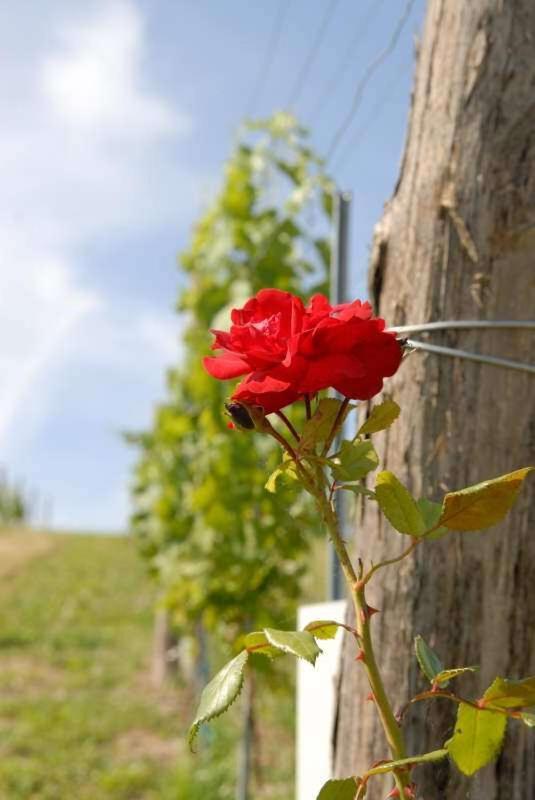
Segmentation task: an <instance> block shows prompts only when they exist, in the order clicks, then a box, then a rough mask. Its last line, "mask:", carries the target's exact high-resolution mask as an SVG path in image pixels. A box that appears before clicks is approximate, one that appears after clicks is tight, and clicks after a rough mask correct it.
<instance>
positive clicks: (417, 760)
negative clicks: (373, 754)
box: [366, 749, 448, 775]
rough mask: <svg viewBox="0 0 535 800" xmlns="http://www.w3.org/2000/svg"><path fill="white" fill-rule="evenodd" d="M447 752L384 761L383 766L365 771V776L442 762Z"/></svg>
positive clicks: (435, 751)
mask: <svg viewBox="0 0 535 800" xmlns="http://www.w3.org/2000/svg"><path fill="white" fill-rule="evenodd" d="M447 755H448V751H447V750H445V749H442V750H432V751H431V752H430V753H424V754H423V755H421V756H409V758H398V759H397V760H396V761H385V763H384V764H379V765H378V766H377V767H372V768H371V769H369V770H367V771H366V775H384V773H386V772H393V771H394V770H395V769H400V768H401V769H403V768H405V769H411V768H412V767H416V766H418V764H426V763H429V762H430V761H442V760H443V759H444V758H447Z"/></svg>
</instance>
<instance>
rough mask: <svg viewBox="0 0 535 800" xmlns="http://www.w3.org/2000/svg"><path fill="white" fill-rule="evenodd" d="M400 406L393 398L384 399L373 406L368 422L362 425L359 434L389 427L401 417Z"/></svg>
mask: <svg viewBox="0 0 535 800" xmlns="http://www.w3.org/2000/svg"><path fill="white" fill-rule="evenodd" d="M400 411H401V409H400V407H399V406H398V404H397V403H395V402H394V401H393V400H384V401H383V402H382V403H380V404H379V405H376V406H374V407H373V408H372V410H371V414H370V416H369V417H368V419H367V420H366V422H365V423H364V424H363V425H361V426H360V428H359V431H358V435H359V436H362V435H363V434H365V433H377V432H378V431H384V430H385V429H386V428H389V427H390V426H391V425H392V423H393V422H395V420H396V419H397V418H398V417H399V414H400Z"/></svg>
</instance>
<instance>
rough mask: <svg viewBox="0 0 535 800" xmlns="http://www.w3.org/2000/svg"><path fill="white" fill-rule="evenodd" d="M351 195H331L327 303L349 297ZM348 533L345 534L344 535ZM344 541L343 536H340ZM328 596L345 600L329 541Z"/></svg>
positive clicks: (339, 499)
mask: <svg viewBox="0 0 535 800" xmlns="http://www.w3.org/2000/svg"><path fill="white" fill-rule="evenodd" d="M350 210H351V195H350V194H349V192H336V194H335V196H334V231H333V245H332V256H331V303H332V305H338V304H339V303H346V302H348V301H349V300H350V299H351V298H350V296H349V214H350ZM347 499H348V493H347V492H336V493H335V498H334V502H335V508H336V513H337V515H338V519H339V520H340V522H341V527H342V532H343V533H345V532H346V530H347V528H348V513H347V512H348V507H347ZM348 533H349V532H348ZM344 538H347V537H344ZM328 554H329V575H328V596H329V599H330V600H340V599H341V598H343V597H345V589H344V580H343V575H342V570H341V568H340V564H339V562H338V559H337V558H336V554H335V552H334V548H333V546H332V544H331V543H330V542H329V544H328Z"/></svg>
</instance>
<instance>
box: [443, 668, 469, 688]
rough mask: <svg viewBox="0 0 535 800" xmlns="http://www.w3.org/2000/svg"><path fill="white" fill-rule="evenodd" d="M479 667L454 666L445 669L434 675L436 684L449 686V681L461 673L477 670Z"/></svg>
mask: <svg viewBox="0 0 535 800" xmlns="http://www.w3.org/2000/svg"><path fill="white" fill-rule="evenodd" d="M478 669H479V667H453V668H452V669H443V670H441V672H439V673H437V674H436V675H435V677H434V680H433V683H434V684H436V686H439V687H441V686H447V685H448V683H449V682H450V681H451V680H453V679H454V678H458V677H459V676H460V675H466V673H467V672H477V671H478Z"/></svg>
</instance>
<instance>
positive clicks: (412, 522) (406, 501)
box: [375, 470, 425, 536]
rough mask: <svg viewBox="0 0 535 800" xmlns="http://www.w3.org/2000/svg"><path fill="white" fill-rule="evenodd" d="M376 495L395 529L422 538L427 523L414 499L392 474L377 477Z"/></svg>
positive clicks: (381, 473) (381, 474) (382, 474)
mask: <svg viewBox="0 0 535 800" xmlns="http://www.w3.org/2000/svg"><path fill="white" fill-rule="evenodd" d="M375 494H376V497H377V502H378V503H379V506H380V507H381V511H382V512H383V514H384V515H385V517H386V518H387V520H388V521H389V522H390V524H391V525H392V527H393V528H395V529H396V530H397V531H399V532H400V533H406V534H408V535H409V536H421V535H422V533H424V532H425V523H424V519H423V517H422V514H421V512H420V510H419V508H418V506H417V505H416V502H415V500H414V498H413V497H412V496H411V495H410V494H409V492H408V491H407V489H406V488H405V487H404V486H403V484H402V483H400V481H399V480H398V479H397V478H396V476H395V475H394V474H393V473H392V472H388V471H387V470H385V471H384V472H380V473H379V474H378V475H377V479H376V483H375Z"/></svg>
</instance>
